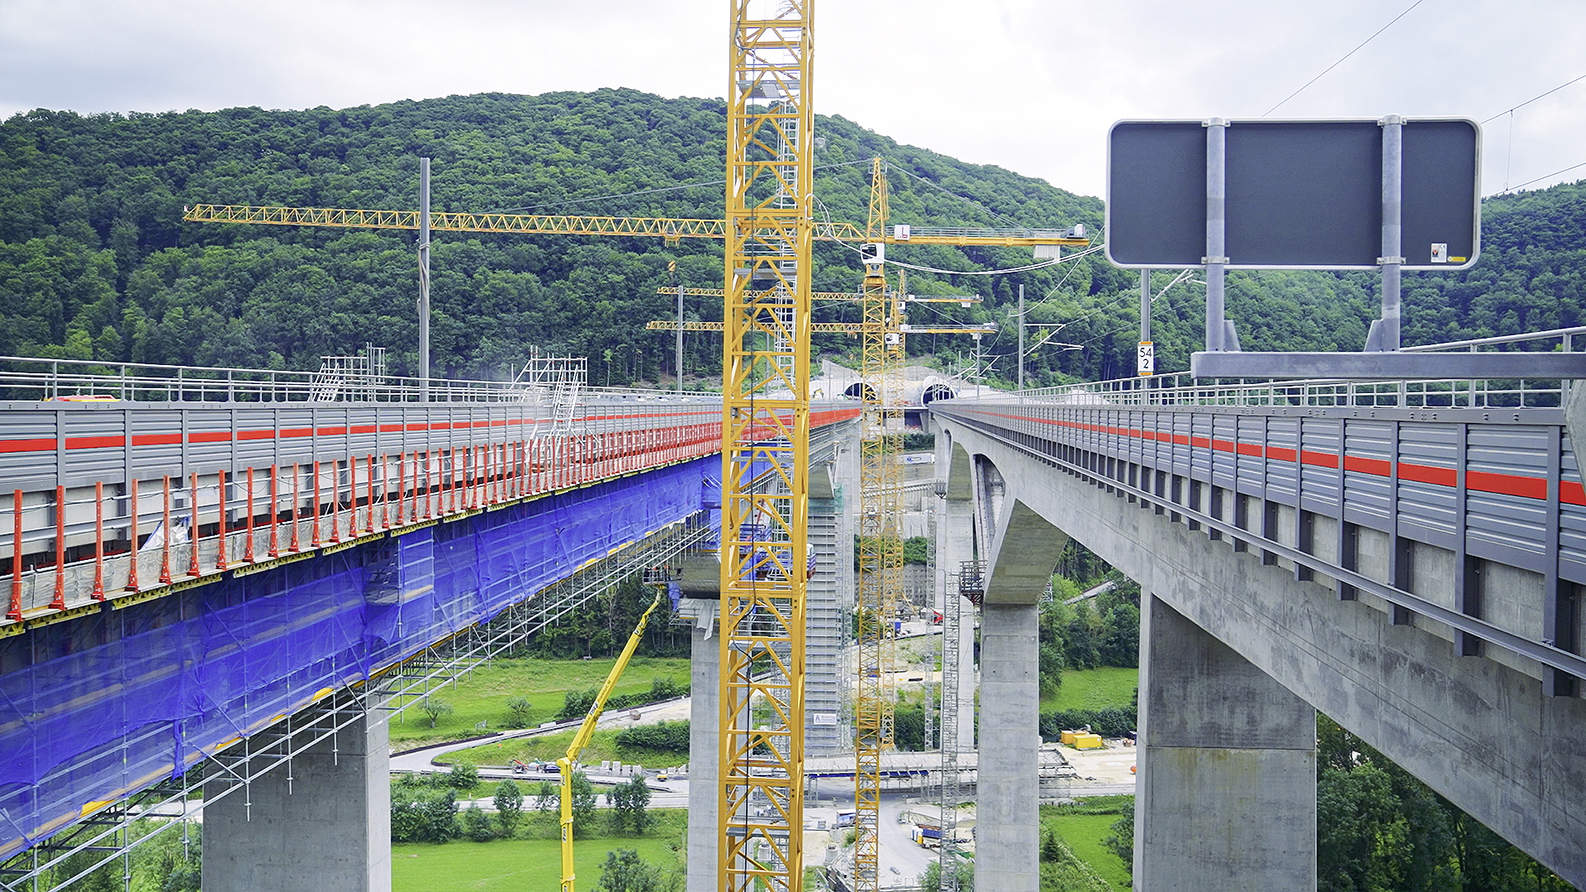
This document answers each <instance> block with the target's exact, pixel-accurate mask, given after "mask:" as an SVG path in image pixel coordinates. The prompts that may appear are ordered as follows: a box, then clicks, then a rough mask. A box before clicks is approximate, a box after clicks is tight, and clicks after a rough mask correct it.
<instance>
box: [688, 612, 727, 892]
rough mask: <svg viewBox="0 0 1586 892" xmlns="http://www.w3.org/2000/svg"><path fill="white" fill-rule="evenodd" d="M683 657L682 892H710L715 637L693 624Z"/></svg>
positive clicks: (716, 718) (717, 695)
mask: <svg viewBox="0 0 1586 892" xmlns="http://www.w3.org/2000/svg"><path fill="white" fill-rule="evenodd" d="M693 647H694V649H693V656H692V658H691V659H690V661H689V667H690V668H689V685H690V687H691V693H690V697H691V699H690V701H689V737H688V883H687V892H716V865H717V862H718V860H719V858H718V857H717V848H716V843H717V840H716V834H717V832H718V828H717V826H716V823H717V822H716V802H717V796H718V794H719V793H720V790H719V789H718V784H717V780H718V775H719V774H720V771H719V769H718V767H717V760H718V758H719V754H718V753H717V746H718V737H719V736H720V735H719V734H717V727H718V726H719V725H720V724H721V716H720V714H719V710H720V703H721V658H720V649H719V648H718V647H717V641H716V639H715V637H714V636H713V637H709V638H707V637H706V636H705V632H703V631H701V630H700V629H699V628H698V627H696V628H695V629H694V641H693Z"/></svg>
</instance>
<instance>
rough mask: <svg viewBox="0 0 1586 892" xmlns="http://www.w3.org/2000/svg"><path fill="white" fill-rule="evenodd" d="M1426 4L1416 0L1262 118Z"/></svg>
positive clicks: (1421, 0) (1267, 111)
mask: <svg viewBox="0 0 1586 892" xmlns="http://www.w3.org/2000/svg"><path fill="white" fill-rule="evenodd" d="M1424 2H1426V0H1415V2H1414V3H1411V4H1410V6H1409V8H1408V9H1406V10H1405V11H1404V12H1401V13H1399V14H1398V15H1396V16H1394V17H1393V21H1392V22H1389V23H1387V24H1386V25H1383V26H1382V27H1381V28H1378V29H1377V31H1376V34H1372V35H1371V36H1370V37H1368V38H1366V39H1365V40H1363V41H1361V42H1360V46H1357V47H1355V48H1354V49H1352V50H1350V51H1349V52H1347V53H1345V54H1344V56H1343V58H1342V59H1339V60H1338V61H1337V62H1334V63H1333V64H1331V65H1329V66H1327V68H1326V69H1325V70H1323V71H1322V73H1321V74H1318V75H1317V76H1315V77H1313V78H1311V79H1310V80H1308V81H1306V82H1305V86H1303V87H1300V88H1299V89H1298V90H1295V91H1294V92H1293V93H1290V94H1289V95H1288V96H1286V97H1284V99H1283V101H1282V102H1279V103H1278V104H1277V105H1274V106H1272V107H1271V108H1269V109H1267V110H1266V112H1265V113H1263V114H1262V115H1261V117H1263V118H1264V117H1266V116H1267V115H1270V114H1272V113H1273V112H1275V111H1277V110H1278V109H1280V108H1282V107H1283V106H1284V105H1285V104H1287V103H1288V101H1289V100H1290V99H1293V98H1294V97H1296V96H1298V95H1300V94H1301V93H1303V92H1305V89H1306V87H1309V86H1310V85H1311V84H1314V83H1316V82H1317V81H1319V80H1321V79H1322V78H1323V77H1324V76H1326V74H1327V72H1329V71H1332V70H1333V69H1334V68H1337V67H1338V66H1340V65H1342V64H1344V60H1346V59H1348V58H1349V57H1350V56H1353V55H1354V54H1355V53H1358V52H1360V49H1361V47H1364V46H1365V45H1366V44H1368V43H1370V42H1372V41H1373V40H1376V39H1377V35H1378V34H1381V33H1382V32H1384V31H1386V30H1388V29H1389V28H1392V27H1393V24H1394V22H1397V21H1398V20H1399V19H1402V18H1404V17H1405V16H1407V15H1409V14H1410V10H1412V9H1415V8H1416V7H1417V6H1420V5H1421V4H1422V3H1424Z"/></svg>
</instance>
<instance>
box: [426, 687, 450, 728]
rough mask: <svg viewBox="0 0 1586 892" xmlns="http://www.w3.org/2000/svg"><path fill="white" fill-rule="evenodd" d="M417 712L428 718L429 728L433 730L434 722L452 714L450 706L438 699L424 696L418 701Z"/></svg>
mask: <svg viewBox="0 0 1586 892" xmlns="http://www.w3.org/2000/svg"><path fill="white" fill-rule="evenodd" d="M419 712H422V713H424V714H425V715H427V716H429V719H430V727H431V728H433V727H435V723H436V722H438V721H440V720H441V719H443V718H445V717H447V716H449V715H451V714H452V705H451V704H450V703H447V702H446V701H445V700H442V699H440V698H438V697H431V696H429V695H425V697H424V699H422V700H420V701H419Z"/></svg>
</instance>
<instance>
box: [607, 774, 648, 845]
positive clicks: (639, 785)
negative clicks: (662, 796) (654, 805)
mask: <svg viewBox="0 0 1586 892" xmlns="http://www.w3.org/2000/svg"><path fill="white" fill-rule="evenodd" d="M606 802H607V803H609V804H610V805H611V828H612V830H614V831H616V832H617V833H624V832H625V833H629V834H632V835H633V836H640V835H642V834H643V833H644V831H645V830H647V829H649V826H650V823H651V817H650V815H649V812H648V808H649V805H650V787H649V785H648V784H646V783H645V782H644V776H643V775H641V774H635V775H634V776H633V777H632V778H630V779H629V780H628V782H627V783H625V784H618V785H616V786H615V787H612V788H611V789H610V790H608V791H606Z"/></svg>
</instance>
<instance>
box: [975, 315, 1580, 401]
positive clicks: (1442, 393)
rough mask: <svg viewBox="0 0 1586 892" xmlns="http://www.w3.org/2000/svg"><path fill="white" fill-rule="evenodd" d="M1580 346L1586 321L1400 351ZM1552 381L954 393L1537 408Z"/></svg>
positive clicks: (1121, 382) (1160, 383) (1131, 382)
mask: <svg viewBox="0 0 1586 892" xmlns="http://www.w3.org/2000/svg"><path fill="white" fill-rule="evenodd" d="M1582 344H1586V326H1581V327H1575V328H1559V329H1551V330H1549V331H1539V332H1530V333H1527V334H1520V335H1503V336H1499V337H1491V338H1476V339H1471V340H1464V341H1451V342H1448V343H1443V344H1426V345H1422V346H1418V347H1406V348H1404V350H1403V351H1402V352H1407V353H1408V352H1415V353H1433V352H1445V353H1454V352H1489V351H1490V352H1503V351H1495V350H1492V348H1499V347H1507V346H1512V345H1525V346H1526V348H1527V349H1526V350H1525V351H1524V352H1547V351H1563V352H1577V348H1579V347H1580V346H1581V345H1582ZM1563 394H1564V382H1562V381H1560V380H1558V379H1556V378H1555V379H1524V378H1501V379H1498V378H1485V379H1483V378H1466V379H1445V380H1434V381H1341V380H1318V381H1259V382H1254V381H1243V380H1239V381H1227V380H1221V379H1214V380H1207V379H1200V378H1194V377H1192V376H1191V375H1190V374H1189V373H1188V372H1174V373H1171V374H1165V375H1156V376H1153V377H1136V378H1119V379H1115V380H1111V381H1098V382H1093V383H1086V384H1067V385H1062V386H1058V387H1045V388H1040V389H1036V390H1025V391H1019V392H1007V391H984V390H982V391H979V392H977V393H971V394H964V395H962V396H959V397H957V399H960V400H965V401H977V400H985V401H992V400H1006V399H1009V398H1014V399H1018V400H1021V401H1028V402H1042V403H1058V404H1062V405H1073V406H1120V407H1126V406H1241V407H1261V408H1276V407H1299V406H1303V407H1323V408H1329V407H1338V408H1342V407H1370V408H1406V409H1426V408H1457V409H1464V408H1470V409H1517V408H1526V409H1539V408H1557V407H1558V406H1560V405H1562V403H1563Z"/></svg>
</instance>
